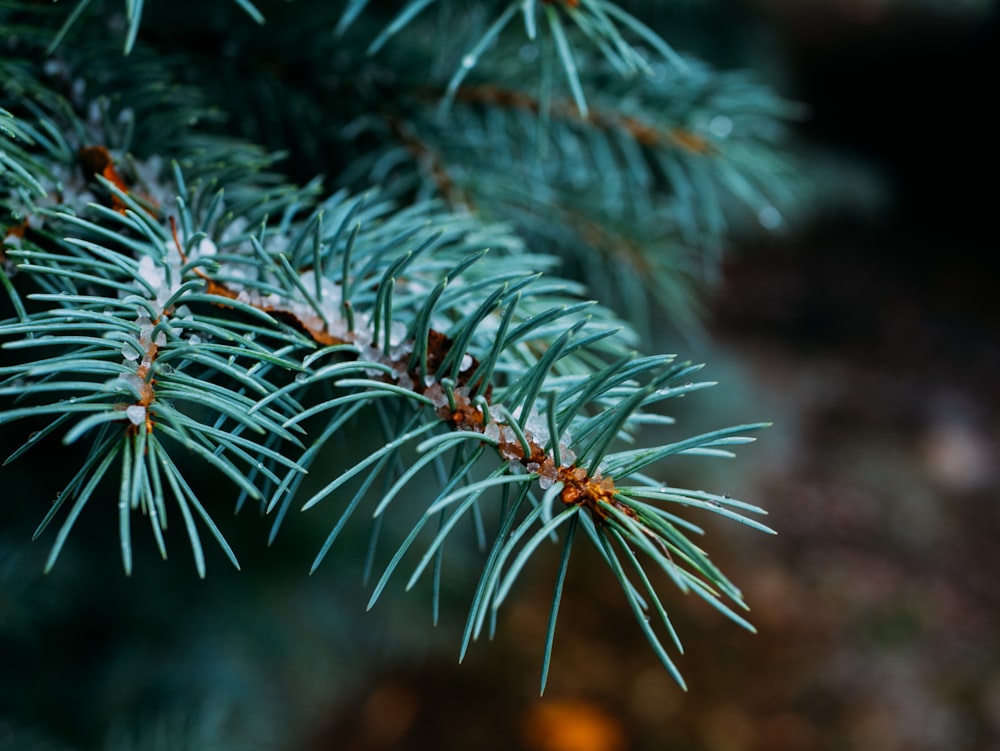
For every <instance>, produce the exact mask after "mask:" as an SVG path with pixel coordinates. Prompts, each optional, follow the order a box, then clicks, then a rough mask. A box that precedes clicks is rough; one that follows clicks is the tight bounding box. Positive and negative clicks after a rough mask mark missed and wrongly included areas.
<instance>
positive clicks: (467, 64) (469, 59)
mask: <svg viewBox="0 0 1000 751" xmlns="http://www.w3.org/2000/svg"><path fill="white" fill-rule="evenodd" d="M475 64H476V56H475V55H466V56H465V57H463V58H462V67H463V68H465V69H466V70H468V69H469V68H471V67H472V66H473V65H475Z"/></svg>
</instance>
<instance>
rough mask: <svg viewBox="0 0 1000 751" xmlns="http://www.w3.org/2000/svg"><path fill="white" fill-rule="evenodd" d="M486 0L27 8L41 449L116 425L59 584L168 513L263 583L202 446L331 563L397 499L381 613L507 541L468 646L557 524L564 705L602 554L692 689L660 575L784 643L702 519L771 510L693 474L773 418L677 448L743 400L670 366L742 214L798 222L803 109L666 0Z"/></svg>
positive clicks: (11, 361)
mask: <svg viewBox="0 0 1000 751" xmlns="http://www.w3.org/2000/svg"><path fill="white" fill-rule="evenodd" d="M471 5H472V4H467V3H458V2H448V1H445V0H442V1H441V2H438V3H434V2H430V1H429V0H411V1H408V2H398V3H390V4H385V5H383V4H371V5H370V4H369V3H367V2H366V0H348V2H347V3H346V4H344V5H343V7H337V8H335V9H334V11H335V12H334V11H331V9H329V8H328V7H327V6H326V5H325V4H321V3H313V2H309V0H301V1H300V0H296V2H294V3H287V4H282V5H277V4H275V5H265V4H258V5H252V4H251V3H250V2H249V1H248V0H236V2H235V3H233V4H227V3H225V2H223V1H222V0H219V1H218V2H215V3H211V4H208V5H207V6H206V4H194V3H185V2H181V3H174V4H167V3H151V4H150V5H149V7H144V5H143V3H141V2H133V1H132V0H128V1H127V2H126V3H125V4H124V6H120V5H118V4H116V3H110V2H109V3H103V2H101V1H100V0H93V1H92V0H81V1H80V2H77V3H75V4H71V5H70V7H67V6H66V5H65V4H55V5H42V4H36V3H32V2H27V1H24V2H21V1H17V0H14V1H8V2H4V3H3V4H2V5H0V44H2V46H3V54H2V56H0V233H2V236H3V245H2V259H0V260H2V264H0V282H2V284H3V287H4V289H5V290H6V295H7V297H8V298H9V306H8V312H9V316H8V317H7V318H6V319H5V320H3V321H2V322H0V340H2V342H3V347H4V360H3V363H2V365H0V399H2V406H0V425H2V426H3V429H4V430H5V431H19V435H20V436H22V442H21V444H20V447H19V448H18V449H17V450H16V451H15V452H14V453H13V455H11V456H10V457H8V458H7V461H8V462H10V461H13V460H15V459H18V458H20V457H21V455H22V454H24V453H26V452H28V451H32V450H33V451H39V450H44V451H47V452H52V453H53V454H54V455H55V456H58V455H59V453H58V452H59V451H60V442H62V444H83V445H85V446H86V452H85V454H84V459H83V460H82V463H81V464H80V465H79V466H75V467H73V468H72V469H71V471H70V472H69V474H68V479H67V482H66V484H65V487H64V489H63V490H62V492H61V493H60V494H59V496H58V497H57V498H56V499H55V501H54V502H53V503H52V505H51V507H50V508H49V509H48V511H47V513H45V514H44V515H43V517H42V519H41V522H40V524H39V527H38V531H37V535H36V536H43V535H44V536H45V537H46V538H47V539H49V540H51V553H50V555H49V557H48V563H47V568H51V567H52V566H54V565H55V564H56V563H57V559H58V558H59V556H60V553H61V552H62V551H63V550H64V548H65V547H66V545H67V540H68V539H71V538H70V534H71V532H72V530H73V528H74V525H75V524H76V522H77V520H78V519H79V518H80V515H81V514H83V513H86V511H87V507H88V506H91V505H94V504H111V503H116V504H117V509H118V532H119V535H118V537H119V540H120V547H121V557H122V562H123V566H124V569H125V571H126V573H129V572H131V571H132V568H133V546H135V545H140V544H146V542H147V541H146V540H144V539H141V538H143V537H145V536H146V535H148V536H149V537H151V538H152V544H153V545H155V546H156V547H157V548H158V550H159V551H160V553H161V555H162V556H163V557H166V556H167V552H168V549H167V542H166V540H167V538H166V535H165V530H166V529H167V525H168V521H169V522H170V524H172V525H180V527H181V528H182V529H183V530H184V531H185V534H186V537H187V539H188V541H189V543H190V548H191V553H192V555H193V557H194V562H195V566H196V568H197V571H198V573H199V574H200V575H204V574H205V569H206V563H205V552H204V549H203V545H204V544H205V542H206V541H211V543H212V544H214V545H218V546H219V547H220V548H221V549H222V550H223V551H224V553H225V555H226V556H227V557H228V558H229V559H230V561H231V562H232V564H233V565H234V566H237V567H238V566H239V564H238V554H237V553H238V551H236V550H234V549H233V548H232V547H231V545H230V544H229V543H228V542H227V539H226V535H225V528H224V527H225V525H224V524H223V523H221V522H219V521H218V518H219V517H218V514H219V512H220V510H221V509H222V508H224V507H225V504H224V502H223V501H222V500H220V499H218V498H215V497H206V495H205V494H204V491H203V489H202V488H203V484H202V483H201V482H200V477H199V473H201V471H202V469H203V468H208V469H211V470H213V471H215V472H217V473H220V474H221V476H223V477H225V478H226V479H227V480H228V482H229V483H230V485H231V487H232V491H233V496H232V502H233V503H235V504H236V506H237V507H241V506H244V505H246V504H256V505H258V506H259V507H260V508H261V509H262V510H263V511H264V512H266V513H267V514H268V515H269V518H270V519H271V531H270V535H271V539H274V537H275V535H277V534H278V533H279V531H280V527H281V525H282V522H283V520H285V519H286V517H287V514H288V512H289V511H290V510H295V509H304V510H309V509H312V508H314V507H323V508H327V507H336V509H337V517H336V518H337V521H336V522H335V524H334V526H333V528H332V529H331V530H330V532H329V535H328V537H327V539H326V541H325V543H324V544H323V545H322V546H321V548H320V549H319V550H317V551H315V557H314V560H313V563H312V566H313V569H315V568H316V567H317V566H319V565H321V563H322V562H323V559H324V557H325V556H326V554H327V552H328V550H329V549H330V547H331V546H332V545H333V543H334V542H335V541H336V539H337V537H338V535H340V534H341V532H342V531H343V530H344V528H345V525H346V524H347V523H348V521H349V520H350V519H351V517H360V516H362V515H365V516H369V517H370V518H371V522H370V523H371V529H372V546H371V551H372V553H371V561H372V565H373V566H374V565H375V564H376V563H377V564H378V566H381V570H379V569H377V568H375V569H373V576H372V581H373V582H374V584H373V588H372V594H371V600H370V602H369V607H371V606H372V605H374V604H375V602H376V601H377V600H378V599H379V598H380V597H381V596H382V595H383V593H384V590H385V588H386V586H387V584H388V583H389V582H390V581H391V580H394V579H397V578H398V579H400V581H401V582H402V583H403V584H405V586H406V587H407V588H410V587H413V586H415V585H416V583H417V582H418V581H419V580H420V579H421V578H422V577H430V578H431V579H432V581H433V583H432V586H431V591H432V597H433V599H434V606H433V607H434V611H435V614H436V612H437V609H438V607H439V599H440V589H441V578H442V576H443V572H444V571H445V570H446V565H447V556H446V543H449V544H451V545H453V546H454V545H460V544H462V543H457V542H452V541H453V540H459V539H464V538H466V537H467V536H469V535H472V536H473V537H474V538H475V539H476V540H478V542H479V544H480V545H481V547H482V550H483V557H482V559H481V560H482V565H483V568H482V573H481V575H480V578H479V583H478V585H477V587H476V588H475V591H474V593H473V594H472V596H471V602H470V606H469V611H468V615H467V619H466V627H465V630H464V637H463V641H462V645H461V651H462V653H463V654H464V652H465V650H466V649H467V648H468V646H469V644H470V642H471V641H472V640H474V639H476V638H478V637H479V636H481V635H482V634H483V633H484V632H485V633H491V632H492V630H493V628H494V626H495V618H496V614H497V610H498V608H499V607H500V606H501V605H502V603H503V602H504V601H505V600H506V599H507V597H508V596H509V593H510V592H511V590H512V589H513V587H514V586H515V584H516V583H517V580H518V578H519V576H520V575H521V574H522V572H523V571H524V569H525V567H526V565H527V564H528V563H529V561H530V560H531V559H532V558H533V557H534V556H536V555H538V554H539V552H540V550H541V549H542V548H543V547H548V546H547V545H545V544H546V543H547V542H548V541H550V540H558V541H559V542H558V546H557V548H556V549H557V550H558V551H561V553H560V554H559V555H560V557H559V568H558V577H557V584H556V586H555V589H554V596H553V599H552V603H551V617H550V621H549V627H548V630H547V638H546V642H545V644H544V645H543V647H542V653H543V655H544V659H543V670H542V687H543V689H544V685H545V679H546V678H545V677H546V675H547V672H548V666H549V661H550V656H551V653H552V650H553V645H554V643H555V640H556V638H557V636H556V633H557V632H556V616H557V613H558V610H559V603H560V598H561V593H562V583H563V581H564V577H565V574H566V571H567V567H568V565H569V561H570V551H571V549H572V547H573V546H574V544H576V543H578V542H579V541H581V540H587V541H589V542H590V543H591V544H592V546H593V547H594V548H595V549H596V551H597V555H599V556H600V557H602V558H603V559H604V560H605V561H606V563H607V565H608V567H609V568H610V570H611V573H612V575H613V576H614V577H615V579H616V580H617V581H618V582H619V583H620V585H621V587H622V591H623V593H624V596H625V597H626V599H627V601H628V602H629V604H630V606H631V608H632V610H633V611H634V613H635V615H636V620H637V622H638V624H639V626H640V628H641V630H642V632H643V633H644V635H645V636H646V638H647V639H648V640H649V642H650V644H651V645H652V647H653V649H654V651H655V653H656V655H657V656H658V657H659V659H660V661H661V662H662V663H663V664H664V666H665V667H666V668H667V670H669V671H670V673H671V674H672V675H673V676H674V678H675V679H676V680H677V681H678V682H679V683H681V685H683V679H682V677H681V675H680V673H679V672H678V670H677V669H676V667H675V665H674V662H673V660H672V658H671V656H670V650H671V649H673V648H676V649H678V650H679V649H680V641H679V639H678V636H677V634H676V633H675V632H674V629H673V627H672V625H671V621H670V618H669V616H668V612H667V607H666V606H665V605H664V603H663V601H662V599H661V597H662V592H661V591H660V586H659V585H658V584H656V582H657V581H659V580H663V581H670V582H673V584H674V585H676V586H677V587H678V588H679V589H680V590H681V591H682V592H686V593H689V594H693V595H695V596H698V597H700V598H703V599H704V600H705V601H707V602H708V603H710V604H711V605H713V606H714V607H716V608H718V609H719V610H720V611H721V612H722V613H724V614H725V615H726V616H728V617H729V618H731V619H732V620H734V621H735V622H736V623H738V624H740V625H742V626H744V627H746V628H752V627H751V625H750V624H749V623H748V622H747V620H745V619H744V617H743V616H742V615H741V612H742V611H743V610H744V609H745V608H746V605H745V604H744V602H743V599H742V596H741V594H740V591H739V590H738V588H737V587H736V586H735V585H734V584H733V583H732V582H730V580H729V579H728V578H726V576H725V575H724V574H723V573H722V572H721V571H720V570H719V569H718V568H717V567H716V566H715V565H714V564H713V563H712V562H711V560H710V559H709V557H708V555H707V554H706V552H705V551H704V550H703V548H702V546H701V544H700V543H699V542H698V540H697V537H698V536H699V535H701V534H702V530H701V529H700V528H699V527H698V526H697V524H696V519H695V517H694V516H691V515H690V512H691V511H695V512H703V511H704V512H710V513H715V514H721V515H723V516H725V517H727V518H730V519H733V520H735V521H738V522H742V523H745V524H748V525H751V526H753V527H755V528H757V529H760V530H763V531H770V530H769V529H768V528H767V527H766V526H764V525H763V524H761V523H760V522H759V521H757V520H756V518H755V517H756V516H757V515H759V514H760V513H762V510H761V509H760V508H757V507H756V506H753V505H750V504H747V503H744V502H741V501H737V500H735V499H733V498H730V497H729V496H728V495H723V494H716V493H710V492H705V491H695V490H688V489H683V488H677V487H672V486H670V485H668V484H666V483H664V481H663V480H662V479H660V477H661V473H662V467H663V462H664V460H667V459H668V458H669V457H672V456H675V455H679V454H687V455H702V456H709V457H720V456H730V448H731V447H732V446H735V445H739V444H742V443H746V442H747V441H750V440H752V438H750V437H749V436H748V434H749V433H751V432H753V431H755V430H757V429H758V428H760V427H762V425H760V424H753V425H739V426H735V427H727V428H722V429H719V430H713V431H710V432H707V433H704V434H700V435H695V436H686V437H685V436H680V435H678V436H676V437H673V438H671V440H669V441H668V442H666V443H659V444H656V443H654V444H653V445H647V444H648V443H649V436H648V434H647V433H644V432H643V428H644V427H645V426H649V425H654V426H669V425H670V424H671V423H672V420H671V419H670V418H669V417H668V416H666V415H665V414H663V412H662V411H661V410H662V407H663V404H662V403H663V402H667V401H668V400H670V399H673V398H675V397H680V396H683V395H686V394H688V393H691V392H694V391H700V390H702V389H704V388H706V387H708V386H711V385H712V384H710V383H708V382H703V381H697V380H695V379H696V374H697V372H698V370H699V367H698V366H696V365H692V364H690V363H686V362H683V361H680V360H678V359H677V358H675V357H674V356H672V355H647V354H642V350H643V349H644V346H645V344H644V342H645V339H646V337H645V334H646V333H647V331H648V327H649V323H648V320H647V318H646V315H647V310H649V309H652V310H653V311H654V315H655V316H657V317H659V316H661V315H664V314H667V315H670V316H673V317H674V319H675V320H678V321H682V322H684V321H688V322H690V321H691V320H693V317H694V315H695V310H696V307H697V299H698V297H699V295H700V293H701V292H702V291H703V290H704V289H706V288H707V286H708V285H710V283H711V281H712V280H713V278H714V276H715V274H716V272H717V268H718V263H719V254H720V252H721V250H722V247H723V245H724V244H725V242H726V240H727V237H729V235H730V233H731V232H732V231H733V226H734V224H739V223H740V222H742V221H744V220H745V219H746V218H747V217H751V218H755V219H757V220H758V221H759V222H760V223H761V224H764V225H765V226H766V227H773V226H776V225H777V224H778V223H780V222H781V221H782V217H783V215H784V214H785V212H787V211H792V210H794V207H795V205H796V195H798V194H799V190H798V187H797V186H801V177H800V175H799V174H798V172H797V168H796V165H795V162H794V159H793V158H792V157H791V155H790V153H789V151H788V149H787V147H786V145H785V138H786V136H785V130H784V123H785V121H786V120H787V118H789V117H791V116H793V115H794V114H795V108H794V107H793V106H792V105H790V104H789V103H787V102H785V101H783V100H781V99H780V98H779V97H777V96H776V95H774V93H772V92H771V91H770V90H769V89H767V88H766V87H764V86H762V85H759V84H757V83H755V82H753V81H752V80H751V79H750V78H749V77H747V76H746V75H744V74H736V73H720V72H718V71H715V70H713V69H712V68H711V67H709V66H708V65H706V64H704V63H703V62H700V61H697V60H694V59H691V58H688V57H685V56H682V55H680V54H678V53H677V52H676V51H675V50H674V49H673V48H672V47H671V46H670V45H669V44H668V42H667V41H665V40H664V39H663V38H662V37H661V36H660V35H659V34H658V33H657V32H655V31H653V30H652V29H651V28H650V27H649V26H647V25H645V24H644V23H643V22H641V21H639V20H638V19H639V18H640V17H641V16H642V13H643V11H647V12H648V11H649V10H650V9H649V8H648V7H645V6H646V5H647V4H644V3H633V4H626V3H622V4H616V3H613V2H610V1H607V0H561V1H559V2H555V1H549V2H531V1H530V0H524V2H501V3H484V4H475V7H471ZM626 5H633V6H635V7H634V10H635V14H634V15H633V13H632V9H627V8H626ZM386 6H390V7H386ZM283 173H284V175H283ZM285 175H287V176H285ZM312 178H315V179H312ZM296 181H298V182H296ZM574 276H578V277H579V278H578V279H574V278H573V277H574ZM581 282H589V283H590V284H591V286H592V287H593V288H594V289H595V290H596V291H597V292H599V293H600V295H602V296H603V298H604V300H605V305H603V306H602V305H600V304H597V303H595V302H593V301H592V299H591V296H590V295H591V292H589V291H588V288H587V287H586V286H584V284H583V283H581ZM616 309H617V310H619V311H621V312H620V313H616V312H614V311H615V310H616ZM622 316H624V318H623V317H622ZM626 319H629V320H632V321H633V323H634V325H630V324H629V323H627V322H626ZM668 403H669V402H668ZM372 430H374V431H378V433H379V435H380V436H381V437H380V440H379V445H378V446H377V447H376V448H375V449H374V450H372V451H371V452H369V453H366V454H364V455H362V456H361V457H360V458H358V457H355V458H351V459H342V460H341V461H340V463H339V464H338V462H337V454H336V453H335V452H333V451H332V450H331V445H332V443H333V441H334V440H335V439H339V438H342V437H343V436H345V435H347V436H351V435H362V434H364V435H367V434H369V433H370V431H372ZM671 430H672V429H671ZM658 434H660V435H665V434H666V433H665V432H664V431H658ZM43 447H44V448H43ZM427 488H433V490H431V491H429V492H428V490H427ZM414 504H419V508H418V509H417V513H416V515H415V516H414V517H413V519H414V521H413V523H412V525H410V527H409V530H410V531H409V532H408V534H407V535H406V536H405V537H404V538H403V539H392V540H388V541H386V540H380V539H379V537H380V530H381V528H382V520H383V519H384V518H385V517H386V516H388V515H392V514H394V513H396V512H397V509H399V507H401V506H406V507H407V508H408V510H409V511H410V512H412V511H413V507H414ZM386 542H388V545H389V552H388V554H383V550H382V548H384V546H385V545H386Z"/></svg>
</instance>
